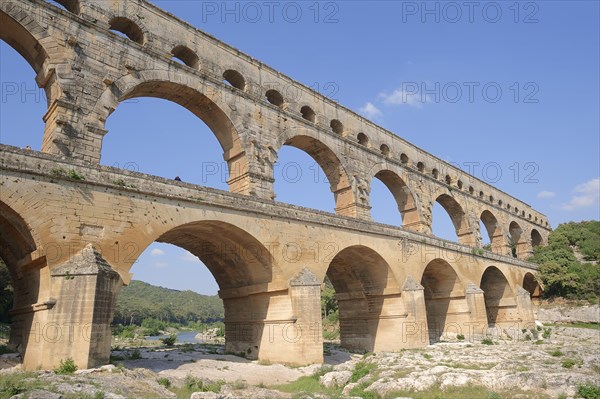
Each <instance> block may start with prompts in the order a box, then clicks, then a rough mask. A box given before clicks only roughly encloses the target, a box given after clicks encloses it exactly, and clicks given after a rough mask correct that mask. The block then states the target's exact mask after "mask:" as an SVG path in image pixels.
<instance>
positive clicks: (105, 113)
mask: <svg viewBox="0 0 600 399" xmlns="http://www.w3.org/2000/svg"><path fill="white" fill-rule="evenodd" d="M170 79H173V80H177V78H176V77H173V76H171V75H169V74H168V73H165V72H162V71H150V72H147V73H145V72H140V75H139V76H138V78H133V77H130V76H126V77H124V78H122V79H120V80H119V81H117V82H115V83H114V84H113V85H111V86H110V87H109V88H108V89H107V90H106V91H105V92H104V94H102V96H101V98H100V99H99V101H98V103H97V104H96V106H95V109H94V111H93V112H92V115H96V116H97V117H98V118H99V120H100V121H101V123H102V125H104V123H105V121H106V119H107V118H108V117H109V116H110V115H111V114H112V113H113V112H114V111H115V110H116V109H117V107H118V105H119V104H120V103H121V102H123V101H125V100H129V99H134V98H139V97H152V98H159V99H163V100H168V101H171V102H173V103H176V104H178V105H180V106H182V107H183V108H185V109H187V110H188V111H190V112H191V113H192V114H194V115H195V116H196V117H198V118H199V119H200V120H202V121H203V122H204V123H205V124H206V125H207V126H208V128H209V129H210V130H211V131H212V133H213V134H214V135H215V137H216V138H217V140H218V142H219V144H220V146H221V148H222V149H223V159H224V160H225V161H226V162H227V165H228V169H229V178H228V180H227V183H228V184H229V190H230V191H231V192H235V193H240V194H251V191H250V190H251V188H250V187H249V186H248V184H246V183H247V182H246V181H245V179H244V177H245V176H247V174H248V168H249V165H248V159H247V155H246V152H245V150H244V148H243V144H242V140H241V139H240V134H239V129H238V128H237V127H236V126H235V125H234V123H233V122H232V121H231V119H230V118H229V116H228V115H227V114H226V113H225V111H223V109H222V108H221V107H220V106H219V104H218V103H217V102H218V100H214V99H212V98H210V97H209V96H208V95H207V94H206V93H203V92H201V91H199V90H197V89H196V88H193V87H191V85H189V84H187V83H186V82H179V81H171V80H170ZM95 123H98V122H95ZM199 173H200V171H199Z"/></svg>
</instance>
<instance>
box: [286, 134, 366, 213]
mask: <svg viewBox="0 0 600 399" xmlns="http://www.w3.org/2000/svg"><path fill="white" fill-rule="evenodd" d="M278 141H279V142H278V143H277V149H276V151H277V152H279V150H280V149H281V147H283V146H284V145H289V146H292V147H295V148H297V149H299V150H302V151H304V152H306V153H307V154H308V155H310V156H311V157H312V158H313V159H314V160H315V162H317V164H318V165H319V166H320V167H321V169H323V172H324V173H325V176H326V177H327V180H328V181H329V185H330V189H331V192H332V193H333V195H334V201H335V211H336V213H337V214H340V215H346V216H356V215H357V206H356V204H357V200H356V198H355V193H354V190H353V187H352V180H351V174H350V172H349V170H348V168H347V167H346V165H344V164H343V163H342V161H341V160H340V158H339V157H338V156H337V155H336V153H335V152H334V151H333V150H332V149H331V148H330V147H329V146H328V145H327V144H326V143H325V142H324V141H321V140H320V139H319V138H317V137H314V134H313V133H312V132H310V131H307V130H301V131H299V132H298V133H297V134H293V133H291V132H289V131H288V132H286V133H284V134H282V135H281V136H279V138H278Z"/></svg>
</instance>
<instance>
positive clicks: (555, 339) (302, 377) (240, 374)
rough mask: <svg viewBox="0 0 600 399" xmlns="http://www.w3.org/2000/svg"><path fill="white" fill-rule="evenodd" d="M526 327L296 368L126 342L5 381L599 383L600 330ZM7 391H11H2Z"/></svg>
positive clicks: (474, 394) (378, 389)
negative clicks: (492, 337) (520, 332)
mask: <svg viewBox="0 0 600 399" xmlns="http://www.w3.org/2000/svg"><path fill="white" fill-rule="evenodd" d="M527 335H530V336H531V338H529V339H526V338H524V339H522V340H519V341H513V340H510V339H507V340H504V341H500V340H498V341H489V342H488V341H486V342H460V341H455V342H448V343H439V344H435V345H430V346H428V347H426V348H421V349H414V350H404V351H401V352H398V353H378V354H367V355H363V354H353V353H349V352H347V351H345V350H343V349H341V348H339V347H338V346H337V345H331V344H327V345H326V347H325V355H326V356H325V365H324V366H323V367H321V366H319V365H313V366H307V367H297V368H293V367H286V366H283V365H275V364H268V363H265V362H257V361H249V360H246V359H244V358H241V357H237V356H233V355H229V354H225V353H224V350H223V346H222V345H209V344H189V343H188V344H181V345H176V346H174V347H172V348H164V347H145V348H138V349H129V350H125V349H120V350H115V351H113V363H114V365H111V366H105V367H104V368H101V369H96V370H80V371H77V372H76V374H73V375H65V376H61V375H57V374H56V373H54V372H48V371H41V372H35V373H20V372H19V366H18V365H16V366H13V367H11V368H10V369H5V370H1V371H0V384H4V389H5V390H6V389H7V388H6V387H7V385H6V384H7V383H6V381H10V380H12V381H13V386H14V385H15V384H16V385H17V388H18V389H23V390H24V392H31V391H32V390H35V389H43V390H46V391H48V392H52V393H55V394H57V395H59V396H38V397H44V398H52V399H58V398H59V397H62V398H65V399H70V398H76V397H77V398H79V397H91V398H94V397H98V398H100V397H102V398H112V399H122V398H137V397H145V398H166V397H170V398H189V397H190V396H191V395H192V392H194V391H210V392H208V393H206V394H204V393H203V394H196V395H195V396H194V397H196V398H229V399H234V398H269V399H271V398H300V397H302V398H321V399H326V398H349V397H363V398H396V397H399V396H402V397H408V398H413V399H419V398H431V397H435V395H436V394H439V395H440V396H439V397H451V398H468V399H478V398H481V399H489V398H504V399H509V398H510V399H512V398H520V399H545V398H546V399H550V398H552V399H558V398H563V399H564V398H575V397H582V396H581V395H579V396H578V391H580V390H581V389H583V388H586V387H587V388H589V389H591V391H590V392H592V393H594V392H600V391H599V390H598V389H600V388H598V385H599V384H598V383H599V379H600V353H599V351H600V349H599V348H600V332H599V331H598V330H596V329H588V328H574V327H551V329H550V332H549V333H548V334H546V338H545V339H544V338H543V337H542V335H543V331H538V332H537V333H533V332H530V333H528V334H527ZM14 381H21V382H17V383H15V382H14ZM19 384H21V385H19ZM19 387H20V388H19ZM582 387H583V388H582ZM0 388H2V385H0ZM18 389H17V390H18ZM593 389H596V391H593ZM0 392H2V389H0ZM14 392H16V390H14ZM96 392H100V394H96ZM216 392H218V394H217V393H216ZM60 395H62V396H60ZM85 395H88V396H85ZM101 395H104V396H101ZM211 395H212V396H211ZM215 395H216V396H215ZM598 395H600V393H598ZM5 397H6V398H8V397H11V396H6V395H5V396H2V395H0V398H1V399H4V398H5ZM588 398H593V399H597V398H598V396H588Z"/></svg>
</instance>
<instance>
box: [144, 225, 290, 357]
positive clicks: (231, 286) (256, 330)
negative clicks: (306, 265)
mask: <svg viewBox="0 0 600 399" xmlns="http://www.w3.org/2000/svg"><path fill="white" fill-rule="evenodd" d="M155 241H158V242H162V243H168V244H172V245H175V246H178V247H181V248H183V249H185V250H187V251H189V252H190V253H192V254H193V255H195V256H197V257H198V258H199V259H200V260H201V261H202V262H203V263H204V264H205V265H206V267H207V268H208V270H209V271H210V272H211V273H212V274H213V276H214V277H215V280H216V281H217V283H218V285H219V289H220V290H219V296H220V297H221V299H222V300H223V304H224V308H225V349H226V351H228V352H232V353H241V352H243V353H244V354H245V356H246V357H247V358H249V359H257V358H259V356H260V351H261V343H262V342H263V341H264V340H266V339H268V334H266V333H265V328H268V326H266V323H267V313H268V310H269V306H270V304H271V303H272V302H273V301H274V300H276V299H274V298H275V297H277V296H278V295H279V296H282V297H287V292H286V291H285V290H283V289H280V291H281V292H277V291H270V288H271V287H270V285H271V284H273V283H278V282H280V281H281V280H282V276H281V274H280V272H279V269H278V268H276V267H275V266H274V262H273V258H272V256H271V254H270V252H269V251H268V250H267V248H266V247H264V246H263V244H261V243H260V242H259V241H258V240H257V239H256V238H255V237H253V236H252V235H251V234H250V233H248V232H246V231H244V230H243V229H241V228H239V227H237V226H234V225H232V224H230V223H227V222H223V221H218V220H206V221H198V222H191V223H187V224H183V225H180V226H177V227H174V228H172V229H170V230H168V231H166V232H164V233H163V234H161V235H160V236H159V237H158V238H156V240H155Z"/></svg>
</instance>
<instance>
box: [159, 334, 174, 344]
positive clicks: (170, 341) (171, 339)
mask: <svg viewBox="0 0 600 399" xmlns="http://www.w3.org/2000/svg"><path fill="white" fill-rule="evenodd" d="M176 341H177V335H176V334H171V335H169V336H168V337H165V338H161V339H160V342H162V343H163V344H164V345H165V346H173V345H175V342H176Z"/></svg>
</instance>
